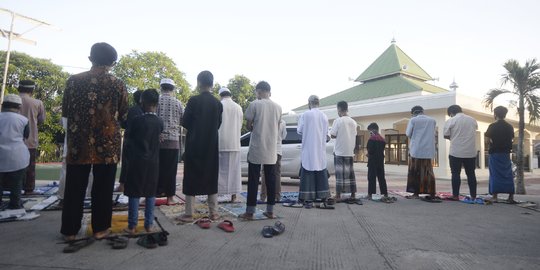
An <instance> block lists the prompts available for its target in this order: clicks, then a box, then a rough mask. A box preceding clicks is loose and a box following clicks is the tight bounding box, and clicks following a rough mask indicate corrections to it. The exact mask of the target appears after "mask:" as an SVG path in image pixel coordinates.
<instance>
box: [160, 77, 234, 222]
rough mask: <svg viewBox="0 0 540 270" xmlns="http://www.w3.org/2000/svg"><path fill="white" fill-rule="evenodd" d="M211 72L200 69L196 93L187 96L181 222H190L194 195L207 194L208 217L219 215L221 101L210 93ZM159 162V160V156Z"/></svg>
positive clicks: (179, 219) (211, 83) (212, 79)
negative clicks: (184, 205)
mask: <svg viewBox="0 0 540 270" xmlns="http://www.w3.org/2000/svg"><path fill="white" fill-rule="evenodd" d="M213 85H214V75H213V74H212V73H211V72H210V71H207V70H205V71H202V72H201V73H199V75H198V76H197V89H198V90H199V93H200V94H199V95H196V96H193V97H191V98H190V99H189V100H188V103H187V105H186V110H185V112H184V117H183V118H182V126H183V127H185V128H186V129H187V134H186V151H185V153H184V181H183V185H182V188H183V192H184V194H185V195H186V212H185V214H183V215H181V216H180V217H178V218H177V220H178V221H181V222H193V214H194V209H193V206H194V204H195V196H196V195H208V200H207V202H208V210H209V211H208V212H209V214H210V219H212V220H216V219H218V218H219V214H218V213H217V193H218V173H219V150H218V144H219V132H218V130H219V127H220V125H221V114H222V112H223V105H221V102H219V100H217V99H216V98H215V97H214V96H213V95H212V93H211V91H212V87H213ZM160 162H161V160H160Z"/></svg>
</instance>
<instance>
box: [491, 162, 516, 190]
mask: <svg viewBox="0 0 540 270" xmlns="http://www.w3.org/2000/svg"><path fill="white" fill-rule="evenodd" d="M514 192H515V187H514V174H513V173H512V161H510V154H508V153H492V154H489V193H490V194H493V193H509V194H513V193H514Z"/></svg>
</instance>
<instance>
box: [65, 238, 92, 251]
mask: <svg viewBox="0 0 540 270" xmlns="http://www.w3.org/2000/svg"><path fill="white" fill-rule="evenodd" d="M95 241H96V239H95V238H94V237H88V238H84V239H78V240H73V241H70V242H69V243H68V245H67V246H66V247H64V249H63V250H62V252H64V253H75V252H77V251H79V250H80V249H81V248H84V247H87V246H89V245H91V244H92V243H94V242H95Z"/></svg>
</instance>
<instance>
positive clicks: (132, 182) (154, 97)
mask: <svg viewBox="0 0 540 270" xmlns="http://www.w3.org/2000/svg"><path fill="white" fill-rule="evenodd" d="M141 100H142V107H143V111H144V114H143V115H141V116H137V117H136V118H135V119H133V122H132V123H131V126H130V132H129V135H128V136H129V140H128V143H129V144H130V145H129V147H128V153H127V159H128V168H127V179H126V182H125V187H124V188H125V189H124V194H125V195H126V196H128V197H129V208H128V227H127V228H126V229H125V231H126V232H127V233H130V234H134V233H136V228H137V221H138V218H139V212H138V211H139V199H140V197H145V198H146V202H145V204H146V205H145V211H144V229H145V230H146V232H152V226H153V222H154V204H155V200H156V192H157V184H158V177H159V136H160V134H161V132H162V131H163V121H162V120H161V119H160V118H159V117H158V116H157V115H156V108H157V103H158V100H159V94H158V92H157V90H155V89H148V90H145V91H144V92H143V93H142V95H141ZM141 239H143V238H141ZM144 239H150V238H144ZM141 245H143V244H141ZM143 246H144V245H143Z"/></svg>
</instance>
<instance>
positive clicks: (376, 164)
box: [367, 123, 389, 202]
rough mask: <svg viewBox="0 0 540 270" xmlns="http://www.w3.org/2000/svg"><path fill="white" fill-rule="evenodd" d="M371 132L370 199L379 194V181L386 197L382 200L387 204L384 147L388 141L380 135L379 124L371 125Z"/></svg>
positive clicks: (369, 143) (369, 128)
mask: <svg viewBox="0 0 540 270" xmlns="http://www.w3.org/2000/svg"><path fill="white" fill-rule="evenodd" d="M367 129H368V130H369V134H370V136H369V140H368V143H367V150H368V199H369V200H371V199H372V196H373V194H375V193H377V182H376V179H378V180H379V189H380V190H381V195H383V196H384V197H383V198H382V199H381V201H383V202H387V200H388V199H389V198H388V190H387V187H386V179H385V178H384V147H385V145H386V141H385V140H384V138H383V137H382V136H381V135H380V134H379V125H377V123H371V124H369V126H368V127H367Z"/></svg>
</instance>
